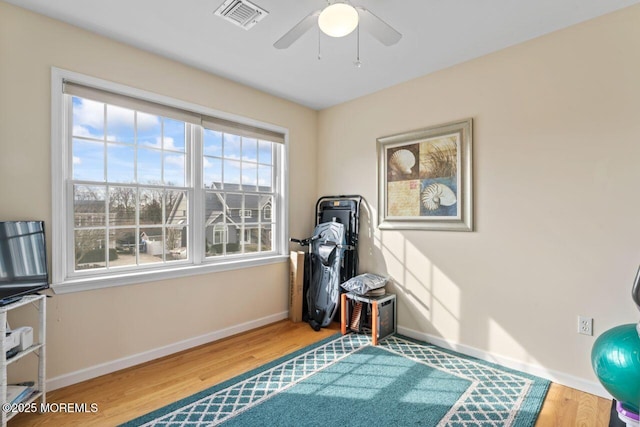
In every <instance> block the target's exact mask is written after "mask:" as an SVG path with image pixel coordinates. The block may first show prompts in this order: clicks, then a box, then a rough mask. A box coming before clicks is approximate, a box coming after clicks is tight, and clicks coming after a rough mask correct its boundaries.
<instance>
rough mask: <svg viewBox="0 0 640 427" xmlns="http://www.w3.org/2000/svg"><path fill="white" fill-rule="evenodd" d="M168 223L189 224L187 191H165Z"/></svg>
mask: <svg viewBox="0 0 640 427" xmlns="http://www.w3.org/2000/svg"><path fill="white" fill-rule="evenodd" d="M164 199H165V217H166V221H165V223H166V224H185V225H186V224H187V206H188V198H187V192H186V191H167V192H166V193H165V197H164Z"/></svg>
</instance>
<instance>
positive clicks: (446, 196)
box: [421, 183, 458, 211]
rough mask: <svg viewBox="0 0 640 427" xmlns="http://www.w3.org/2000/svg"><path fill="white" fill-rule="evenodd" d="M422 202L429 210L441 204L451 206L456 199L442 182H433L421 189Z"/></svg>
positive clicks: (433, 209)
mask: <svg viewBox="0 0 640 427" xmlns="http://www.w3.org/2000/svg"><path fill="white" fill-rule="evenodd" d="M421 198H422V204H423V205H424V207H425V208H427V209H428V210H430V211H435V210H436V209H438V208H439V207H440V206H441V205H442V206H453V205H454V204H455V203H456V201H457V200H458V199H457V198H456V195H455V193H454V192H453V190H452V189H450V188H449V187H447V186H446V185H444V184H440V183H435V184H431V185H429V186H428V187H427V188H425V189H424V190H423V191H422V197H421Z"/></svg>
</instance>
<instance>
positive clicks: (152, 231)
mask: <svg viewBox="0 0 640 427" xmlns="http://www.w3.org/2000/svg"><path fill="white" fill-rule="evenodd" d="M140 242H141V243H142V244H141V246H140V252H139V262H140V264H150V263H154V262H162V260H163V259H164V236H163V233H162V228H161V227H145V228H141V229H140Z"/></svg>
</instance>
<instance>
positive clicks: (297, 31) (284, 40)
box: [273, 10, 321, 49]
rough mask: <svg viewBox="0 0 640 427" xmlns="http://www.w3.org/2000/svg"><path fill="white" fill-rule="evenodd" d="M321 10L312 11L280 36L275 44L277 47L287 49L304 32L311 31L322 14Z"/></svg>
mask: <svg viewBox="0 0 640 427" xmlns="http://www.w3.org/2000/svg"><path fill="white" fill-rule="evenodd" d="M320 12H321V11H320V10H316V11H315V12H311V13H310V14H308V15H307V16H305V17H304V18H302V21H300V22H298V23H297V24H296V25H295V26H294V27H293V28H292V29H290V30H289V31H288V32H287V33H286V34H285V35H284V36H282V37H280V39H278V41H277V42H275V43H274V44H273V47H275V48H276V49H286V48H288V47H289V46H291V44H293V42H295V41H296V40H298V39H299V38H300V37H302V35H303V34H304V33H306V32H307V31H309V29H310V28H311V27H313V26H314V25H315V24H316V23H317V22H318V16H320Z"/></svg>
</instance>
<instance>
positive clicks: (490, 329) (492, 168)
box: [318, 6, 640, 382]
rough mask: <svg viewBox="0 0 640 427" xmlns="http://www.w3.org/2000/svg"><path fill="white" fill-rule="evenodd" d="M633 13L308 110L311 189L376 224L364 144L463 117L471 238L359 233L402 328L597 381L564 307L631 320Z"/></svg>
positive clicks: (635, 254)
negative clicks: (343, 201)
mask: <svg viewBox="0 0 640 427" xmlns="http://www.w3.org/2000/svg"><path fill="white" fill-rule="evenodd" d="M639 23H640V6H634V7H631V8H628V9H626V10H622V11H620V12H617V13H613V14H611V15H607V16H604V17H601V18H598V19H595V20H592V21H590V22H586V23H583V24H580V25H577V26H574V27H571V28H568V29H565V30H563V31H559V32H556V33H553V34H550V35H548V36H545V37H541V38H538V39H535V40H532V41H529V42H527V43H524V44H521V45H518V46H514V47H511V48H509V49H506V50H503V51H500V52H497V53H494V54H491V55H488V56H485V57H482V58H479V59H476V60H473V61H470V62H467V63H464V64H461V65H458V66H455V67H452V68H449V69H446V70H443V71H441V72H437V73H434V74H431V75H427V76H424V77H421V78H418V79H415V80H413V81H410V82H408V83H405V84H401V85H397V86H394V87H392V88H390V89H387V90H383V91H381V92H378V93H375V94H373V95H370V96H366V97H363V98H361V99H357V100H355V101H352V102H348V103H345V104H343V105H339V106H336V107H334V108H330V109H327V110H324V111H321V112H320V121H319V139H318V143H319V146H320V147H322V150H320V151H319V153H318V156H319V157H318V159H319V164H318V173H319V176H320V177H322V178H321V179H319V180H318V189H319V193H320V194H333V193H348V194H351V193H359V194H362V195H363V196H364V197H365V198H366V199H367V201H368V202H369V204H370V208H371V216H372V217H373V218H376V217H377V206H376V205H377V188H376V138H378V137H381V136H386V135H391V134H395V133H401V132H404V131H409V130H414V129H419V128H423V127H427V126H431V125H436V124H440V123H446V122H449V121H453V120H458V119H464V118H467V117H472V118H473V119H474V147H473V149H474V168H475V173H474V187H475V191H474V196H475V219H476V221H475V229H476V231H475V232H472V233H462V232H436V231H402V232H400V231H384V232H381V231H379V230H378V229H377V228H376V227H375V220H374V221H373V224H371V223H370V224H369V227H370V228H369V229H368V230H365V229H363V230H361V236H362V240H361V246H360V253H361V266H362V268H361V271H374V272H378V273H385V274H389V275H391V276H392V277H393V278H394V279H395V281H396V282H397V285H396V286H395V291H396V292H397V293H398V295H399V296H398V298H399V324H400V325H401V326H403V327H404V328H408V329H410V330H413V331H417V332H419V333H425V334H431V335H433V336H436V337H439V338H443V339H446V340H450V341H453V342H455V343H459V344H463V345H465V346H468V347H472V348H475V349H478V350H481V351H484V352H490V353H494V354H496V355H500V356H503V357H508V358H512V359H515V360H517V361H520V362H524V363H529V364H531V365H534V366H537V367H542V368H543V370H550V371H551V374H555V373H561V374H562V375H564V376H567V375H569V376H574V377H576V378H578V379H581V380H584V381H587V382H591V381H595V377H594V375H593V373H592V370H591V366H590V351H591V346H592V344H593V342H594V339H595V337H588V336H583V335H578V334H577V333H576V328H577V316H578V315H579V314H580V315H585V316H591V317H593V318H595V323H594V330H595V334H596V335H598V334H600V333H602V332H604V331H605V330H606V329H608V328H610V327H613V326H615V325H618V324H622V323H632V322H637V321H638V320H639V316H638V315H639V313H638V311H637V310H636V309H635V306H634V305H633V303H632V300H631V297H630V291H631V285H632V280H633V278H634V275H635V272H636V269H637V267H638V264H639V263H640V227H639V226H638V225H639V222H638V218H639V217H640V193H639V192H638V183H640V120H639V119H638V117H639V114H640V79H639V76H640V55H638V52H640V25H638V24H639ZM422 54H428V52H423V53H422ZM363 223H364V224H366V223H367V219H366V218H363Z"/></svg>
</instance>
